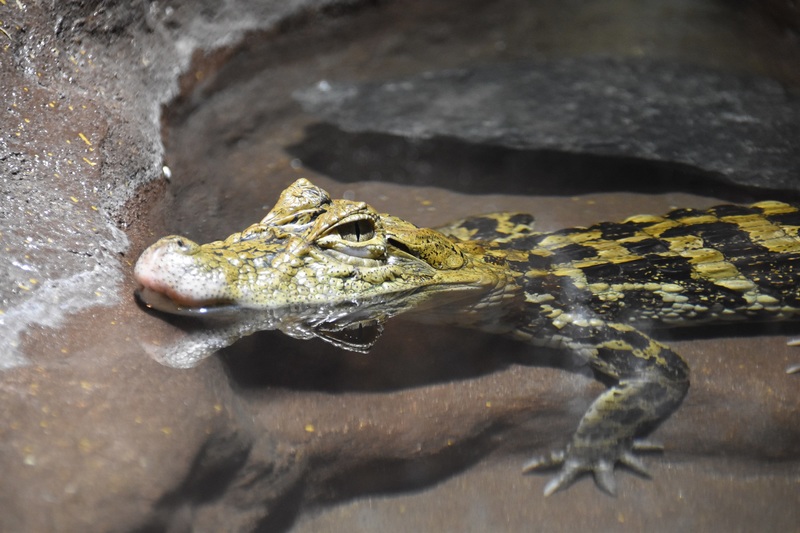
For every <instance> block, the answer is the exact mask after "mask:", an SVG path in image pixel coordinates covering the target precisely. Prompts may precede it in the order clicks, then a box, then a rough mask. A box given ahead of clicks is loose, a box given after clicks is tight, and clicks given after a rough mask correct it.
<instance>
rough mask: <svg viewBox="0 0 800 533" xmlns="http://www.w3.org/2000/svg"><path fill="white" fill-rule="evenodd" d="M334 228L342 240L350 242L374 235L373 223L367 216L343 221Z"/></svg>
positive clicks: (366, 238) (368, 238)
mask: <svg viewBox="0 0 800 533" xmlns="http://www.w3.org/2000/svg"><path fill="white" fill-rule="evenodd" d="M336 229H337V230H338V231H339V236H340V237H341V238H342V239H343V240H345V241H350V242H364V241H368V240H370V239H371V238H373V237H374V236H375V223H374V222H373V221H372V220H370V219H368V218H362V219H359V220H354V221H352V222H345V223H344V224H342V225H340V226H339V227H337V228H336Z"/></svg>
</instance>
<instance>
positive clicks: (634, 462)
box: [619, 452, 653, 477]
mask: <svg viewBox="0 0 800 533" xmlns="http://www.w3.org/2000/svg"><path fill="white" fill-rule="evenodd" d="M619 462H620V463H622V464H624V465H625V466H627V467H628V468H630V469H631V470H633V471H634V472H636V473H638V474H640V475H642V476H644V477H653V476H651V475H650V471H649V470H648V469H647V467H646V466H644V463H643V462H642V460H641V459H639V458H638V457H636V456H635V455H634V454H632V453H631V452H623V453H622V455H620V458H619Z"/></svg>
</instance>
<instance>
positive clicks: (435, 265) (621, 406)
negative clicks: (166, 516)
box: [135, 180, 800, 494]
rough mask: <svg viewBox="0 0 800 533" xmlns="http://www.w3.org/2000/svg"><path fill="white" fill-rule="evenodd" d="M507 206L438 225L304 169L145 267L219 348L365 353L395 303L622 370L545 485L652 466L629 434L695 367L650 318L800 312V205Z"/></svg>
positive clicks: (402, 309)
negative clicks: (276, 344)
mask: <svg viewBox="0 0 800 533" xmlns="http://www.w3.org/2000/svg"><path fill="white" fill-rule="evenodd" d="M532 224H533V217H531V216H530V215H525V214H514V213H497V214H491V215H485V216H480V217H472V218H468V219H465V220H462V221H459V222H456V223H453V224H451V225H449V226H446V227H443V228H439V229H438V230H432V229H427V228H418V227H416V226H414V225H413V224H411V223H409V222H406V221H404V220H402V219H399V218H397V217H393V216H390V215H385V214H379V213H377V212H376V211H375V210H373V209H372V208H371V207H369V206H368V205H366V204H365V203H363V202H354V201H348V200H332V199H331V198H330V196H329V195H328V194H327V193H326V192H325V191H323V190H322V189H320V188H318V187H315V186H314V185H312V184H311V183H310V182H308V181H307V180H299V181H297V182H295V183H294V184H293V185H292V186H291V187H289V188H288V189H287V190H285V191H284V192H283V193H282V195H281V197H280V199H279V201H278V203H277V204H276V205H275V207H274V208H273V209H272V210H271V211H270V212H269V213H268V214H267V216H266V217H265V218H264V219H263V220H262V221H261V222H259V223H257V224H254V225H253V226H251V227H249V228H247V229H246V230H244V231H243V232H241V233H236V234H234V235H231V236H230V237H228V238H227V239H226V240H224V241H217V242H212V243H209V244H204V245H198V244H195V243H193V242H191V241H189V240H188V239H185V238H183V237H177V236H171V237H165V238H164V239H162V240H160V241H158V242H157V243H156V244H154V245H153V246H151V247H150V248H148V249H147V250H146V251H145V252H144V253H143V254H142V256H141V258H140V259H139V261H138V262H137V265H136V267H135V276H136V278H137V280H138V282H139V284H140V285H141V289H140V291H139V295H140V298H141V299H142V300H143V301H144V302H145V303H146V304H148V305H149V306H151V307H155V308H157V309H159V310H162V311H166V312H172V313H180V314H189V315H200V316H206V315H217V316H219V317H221V319H222V320H223V321H227V323H228V325H227V326H225V327H224V328H222V329H221V330H220V331H224V334H222V335H221V338H222V340H221V341H218V342H217V344H215V345H214V346H213V348H214V349H217V348H220V347H222V346H223V345H225V344H230V343H231V342H234V341H235V340H236V338H238V337H240V336H242V335H246V334H249V333H252V332H254V331H257V330H260V329H281V330H282V331H284V332H286V333H288V334H290V335H293V336H295V337H299V338H309V337H313V336H317V337H321V338H323V339H326V340H328V341H329V342H333V343H334V344H337V345H339V346H341V347H344V348H347V349H352V350H360V351H366V350H367V349H369V348H370V347H371V346H372V345H373V344H374V342H375V341H376V339H377V337H378V336H379V334H380V331H381V325H382V324H383V322H385V321H386V320H387V319H388V318H391V317H392V316H395V315H397V314H400V313H408V314H409V317H411V318H413V317H416V318H417V319H419V320H423V321H426V322H435V323H447V324H455V325H460V326H466V327H473V328H479V329H482V330H484V331H489V332H493V333H499V334H506V335H509V336H512V337H514V338H516V339H519V340H523V341H526V342H529V343H531V344H534V345H537V346H547V347H552V348H563V349H565V350H569V351H570V352H572V353H574V354H576V355H578V356H579V357H580V358H582V359H583V360H585V361H586V362H587V363H588V364H589V365H590V366H591V367H592V368H593V369H594V370H595V371H596V372H598V373H600V374H602V375H605V376H606V377H608V378H610V380H611V381H613V383H614V384H613V385H612V386H611V387H610V388H609V389H608V390H607V391H606V392H604V393H603V394H601V395H600V396H599V397H598V398H597V399H596V400H595V401H594V403H593V404H592V405H591V407H590V408H589V410H588V411H587V412H586V414H585V415H584V417H583V419H582V420H581V422H580V424H579V426H578V429H577V430H576V432H575V434H574V435H573V437H572V439H571V441H570V443H569V444H568V445H567V446H566V448H565V450H563V451H557V452H553V453H551V454H549V455H546V456H542V457H537V458H535V459H533V460H532V461H530V462H529V463H528V464H527V465H526V466H525V467H524V469H525V470H526V471H527V470H533V469H537V468H544V467H553V466H558V467H560V473H559V474H558V475H557V476H556V477H555V478H554V479H553V480H552V481H551V482H550V483H548V484H547V486H546V487H545V493H546V494H549V493H552V492H553V491H555V490H558V489H560V488H563V487H565V486H567V485H568V484H569V483H571V482H572V481H573V480H574V478H575V477H576V476H577V475H579V474H580V473H582V472H585V471H591V472H592V473H593V474H594V476H595V480H596V481H597V483H598V484H599V485H600V487H601V488H603V489H604V490H606V491H608V492H614V477H613V470H614V466H615V464H616V463H618V462H622V463H624V464H626V465H628V466H630V467H632V468H634V469H636V470H639V471H642V472H644V467H643V465H642V464H641V463H640V461H639V459H638V458H637V457H636V456H635V455H634V451H635V450H636V449H637V448H641V447H644V446H649V445H646V444H645V443H643V442H642V441H638V440H636V438H637V437H638V436H640V435H641V433H642V432H643V431H646V430H649V429H651V428H652V427H654V425H655V424H657V423H658V422H660V421H661V420H663V419H664V418H665V417H667V416H668V415H669V414H670V413H672V412H673V411H674V410H675V409H676V408H677V407H678V405H679V404H680V402H681V400H682V399H683V397H684V395H685V394H686V391H687V389H688V387H689V370H688V367H687V365H686V363H685V362H684V361H683V359H681V357H680V356H679V355H678V354H676V353H675V352H674V351H672V350H671V349H670V348H669V347H668V346H666V345H664V344H663V343H661V342H658V341H656V340H654V339H652V338H651V337H650V336H649V335H648V333H647V331H648V330H649V329H651V328H653V327H658V326H670V325H680V326H683V325H690V324H693V323H707V322H716V321H728V320H770V319H775V320H786V319H791V318H795V317H796V316H797V315H798V314H799V313H800V289H798V279H800V238H798V229H800V211H798V208H797V207H795V206H792V205H789V204H786V203H782V202H761V203H758V204H754V205H752V206H747V207H745V206H732V205H727V206H719V207H715V208H711V209H709V210H705V211H699V210H691V209H683V210H677V211H672V212H671V213H669V214H667V215H665V216H663V217H657V216H636V217H632V218H629V219H627V220H626V221H624V222H619V223H601V224H598V225H595V226H592V227H589V228H571V229H565V230H561V231H556V232H551V233H537V232H535V231H534V230H533V227H532Z"/></svg>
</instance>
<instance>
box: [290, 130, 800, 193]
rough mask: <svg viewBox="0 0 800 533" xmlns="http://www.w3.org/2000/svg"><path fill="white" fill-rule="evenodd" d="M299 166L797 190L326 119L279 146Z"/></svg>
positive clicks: (411, 180) (479, 185)
mask: <svg viewBox="0 0 800 533" xmlns="http://www.w3.org/2000/svg"><path fill="white" fill-rule="evenodd" d="M287 151H288V152H289V153H290V154H292V155H293V156H295V157H297V158H298V159H300V160H301V161H302V163H303V165H304V166H305V167H307V168H309V169H312V170H314V171H316V172H319V173H322V174H326V175H328V176H331V177H332V178H334V179H336V180H337V181H342V182H344V183H347V182H352V181H362V180H370V181H386V182H392V183H402V184H405V185H417V186H437V187H442V188H446V189H451V190H456V191H459V192H465V193H471V194H525V195H534V194H537V195H554V196H572V195H576V194H586V193H595V192H613V191H625V192H640V193H664V192H673V191H681V192H691V193H695V194H705V195H708V196H716V197H718V198H723V199H725V200H726V201H730V202H737V203H746V202H752V201H757V200H761V199H767V198H768V197H772V198H774V197H776V195H777V196H780V197H781V198H783V199H786V198H798V193H797V192H780V194H776V191H765V190H759V189H745V188H742V187H738V186H735V185H733V184H731V183H730V182H726V181H725V180H724V178H722V177H721V176H719V175H717V174H714V173H710V172H706V171H703V170H700V169H697V168H694V167H691V166H689V165H684V164H680V163H671V162H664V161H650V160H645V159H635V158H625V157H610V156H599V155H591V154H582V153H581V154H579V153H569V152H563V151H554V150H520V149H514V148H507V147H503V146H495V145H490V144H472V143H469V142H465V141H462V140H459V139H453V138H432V139H409V138H407V137H401V136H395V135H389V134H385V133H372V132H369V133H350V132H346V131H343V130H341V129H339V128H337V127H336V126H334V125H331V124H327V123H317V124H313V125H311V126H309V127H308V128H306V135H305V137H304V139H303V141H301V142H300V143H297V144H295V145H292V146H290V147H288V148H287Z"/></svg>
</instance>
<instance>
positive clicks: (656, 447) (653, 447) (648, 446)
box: [631, 439, 664, 452]
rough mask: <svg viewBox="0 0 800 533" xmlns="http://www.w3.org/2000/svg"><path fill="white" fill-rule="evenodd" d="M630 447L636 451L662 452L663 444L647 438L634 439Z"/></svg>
mask: <svg viewBox="0 0 800 533" xmlns="http://www.w3.org/2000/svg"><path fill="white" fill-rule="evenodd" d="M631 449H633V451H636V452H663V451H664V445H663V444H661V443H660V442H655V441H652V440H647V439H636V440H634V441H633V445H632V446H631Z"/></svg>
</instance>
